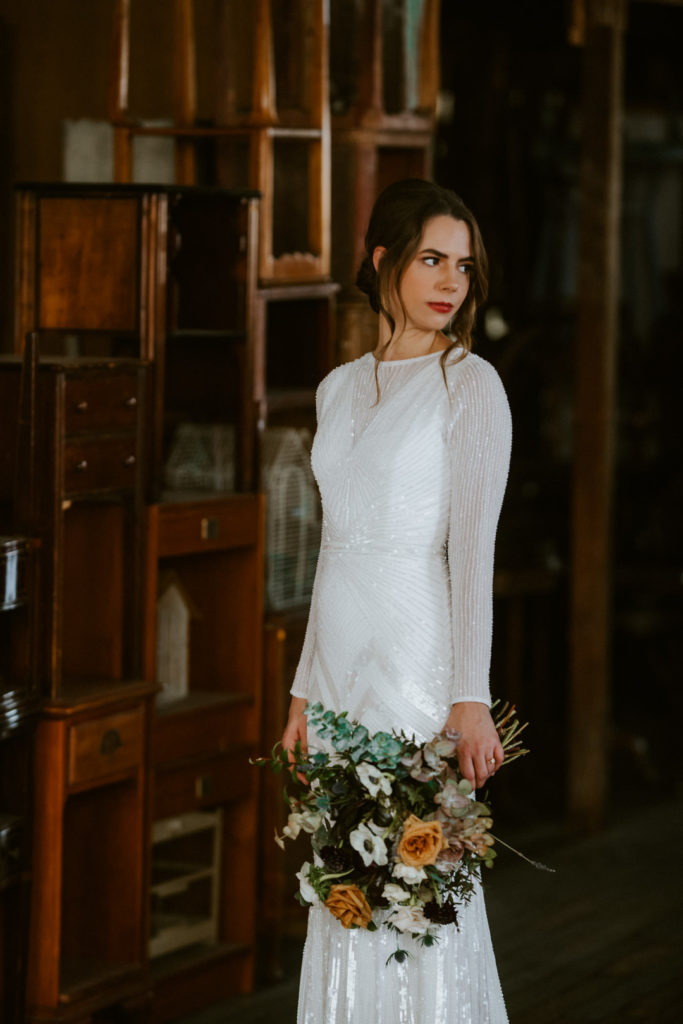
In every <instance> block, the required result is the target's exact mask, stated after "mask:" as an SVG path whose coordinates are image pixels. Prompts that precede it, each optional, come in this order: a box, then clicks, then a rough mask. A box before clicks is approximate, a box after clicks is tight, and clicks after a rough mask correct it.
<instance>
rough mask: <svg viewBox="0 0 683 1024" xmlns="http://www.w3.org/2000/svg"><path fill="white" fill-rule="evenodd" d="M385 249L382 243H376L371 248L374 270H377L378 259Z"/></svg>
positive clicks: (379, 259)
mask: <svg viewBox="0 0 683 1024" xmlns="http://www.w3.org/2000/svg"><path fill="white" fill-rule="evenodd" d="M386 251H387V250H386V247H385V246H383V245H376V246H375V248H374V249H373V250H372V265H373V267H374V268H375V272H377V271H378V270H379V264H380V261H381V259H382V256H384V253H385V252H386Z"/></svg>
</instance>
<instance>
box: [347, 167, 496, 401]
mask: <svg viewBox="0 0 683 1024" xmlns="http://www.w3.org/2000/svg"><path fill="white" fill-rule="evenodd" d="M443 215H445V216H448V217H453V218H454V219H455V220H461V221H463V223H465V224H466V225H467V227H468V230H469V233H470V244H471V246H472V260H473V266H472V271H471V274H470V284H469V289H468V292H467V297H466V298H465V301H464V302H463V304H462V306H461V307H460V309H459V310H458V311H457V313H456V314H455V316H454V317H453V320H452V321H451V325H450V330H451V332H452V334H453V335H454V340H453V341H452V342H451V344H450V345H449V346H448V348H446V349H444V351H443V353H442V355H441V359H440V363H441V370H442V372H443V375H444V381H445V380H446V360H447V359H448V356H449V354H450V353H451V352H452V350H453V349H454V348H455V346H456V345H460V346H461V347H462V350H463V351H462V355H461V357H460V358H464V356H465V355H466V354H467V353H468V352H470V351H471V349H472V328H473V327H474V320H475V316H476V312H477V307H478V306H480V305H481V303H482V302H484V301H485V300H486V296H487V294H488V259H487V257H486V250H485V248H484V243H483V241H482V237H481V233H480V231H479V225H478V224H477V221H476V219H475V217H474V214H473V213H472V211H471V210H470V209H468V207H467V206H466V205H465V203H464V202H463V201H462V199H461V198H460V196H458V195H456V193H455V192H453V191H451V189H448V188H442V186H441V185H436V184H435V183H434V182H432V181H424V180H422V179H421V178H406V179H405V180H403V181H397V182H394V184H393V185H389V186H388V188H385V189H384V191H383V192H382V193H381V194H380V195H379V196H378V197H377V199H376V201H375V205H374V207H373V209H372V214H371V215H370V223H369V224H368V230H367V232H366V235H365V252H366V255H365V258H364V259H363V262H362V263H361V266H360V269H359V271H358V276H357V278H356V284H357V285H358V287H359V288H360V290H361V291H362V292H364V293H365V294H366V295H367V296H368V298H369V300H370V305H371V306H372V308H373V309H374V310H375V312H376V313H380V314H381V315H383V316H384V317H386V320H387V322H388V323H389V326H390V328H391V336H390V338H389V341H388V342H387V344H386V345H385V349H386V348H387V347H388V345H389V344H390V343H391V340H392V338H393V336H394V332H395V330H396V322H395V320H394V318H393V317H392V316H391V314H390V312H389V310H388V308H387V303H386V296H387V295H389V294H390V293H391V292H392V291H393V292H394V293H395V294H396V296H397V297H398V299H399V302H401V291H400V289H401V279H402V277H403V275H404V273H405V271H406V268H407V267H408V265H409V263H410V262H411V260H412V259H413V257H414V256H415V253H416V252H417V250H418V247H419V245H420V239H421V238H422V234H423V232H424V229H425V225H426V224H427V221H430V220H432V218H434V217H440V216H443ZM377 246H381V247H382V248H383V249H384V250H385V252H384V254H383V256H382V259H381V261H380V264H379V269H378V270H375V267H374V265H373V261H372V255H373V253H374V251H375V249H376V248H377ZM401 307H402V308H403V303H402V302H401ZM404 313H405V309H404ZM375 372H377V365H375ZM377 397H378V398H379V385H378V389H377Z"/></svg>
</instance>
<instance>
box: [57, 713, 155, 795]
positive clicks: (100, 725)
mask: <svg viewBox="0 0 683 1024" xmlns="http://www.w3.org/2000/svg"><path fill="white" fill-rule="evenodd" d="M143 746H144V713H143V709H142V708H134V709H132V710H130V711H121V712H119V713H118V714H114V715H107V716H105V717H102V718H94V719H91V720H90V721H87V722H78V723H75V724H74V725H72V726H71V727H70V728H69V742H68V779H69V785H70V786H74V785H80V784H82V783H86V782H96V781H97V780H98V779H100V778H103V777H105V776H107V775H112V774H114V773H116V772H120V771H123V770H125V769H126V768H134V767H135V766H136V765H138V764H139V763H140V762H141V760H142V756H143Z"/></svg>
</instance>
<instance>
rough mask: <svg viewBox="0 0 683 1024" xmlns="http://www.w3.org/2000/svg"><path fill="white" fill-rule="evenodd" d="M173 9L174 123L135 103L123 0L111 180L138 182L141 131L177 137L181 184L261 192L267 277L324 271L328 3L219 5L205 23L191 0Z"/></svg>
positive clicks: (262, 270)
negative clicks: (143, 114)
mask: <svg viewBox="0 0 683 1024" xmlns="http://www.w3.org/2000/svg"><path fill="white" fill-rule="evenodd" d="M169 7H170V11H169V12H168V15H167V17H170V18H171V19H172V22H173V72H174V74H173V92H174V103H173V111H172V118H171V119H170V123H166V124H163V125H160V124H159V123H158V122H157V123H149V121H147V122H145V120H144V119H143V118H140V117H139V116H135V114H133V113H131V111H130V110H129V93H130V85H131V78H132V77H134V74H135V69H134V67H133V68H132V67H131V47H132V45H133V46H134V41H135V40H134V38H133V39H132V38H131V36H132V32H133V31H134V23H135V14H136V3H135V0H117V4H116V19H115V32H114V62H113V65H112V87H111V91H110V103H109V119H110V121H111V123H112V125H113V126H114V179H115V180H116V181H119V182H127V181H131V179H132V172H133V140H134V139H135V138H136V137H141V136H166V137H170V138H173V139H174V141H175V156H176V159H175V178H176V181H177V182H178V183H179V184H181V185H190V184H195V183H199V184H212V185H220V186H223V187H230V188H234V187H247V186H248V187H251V188H253V189H257V190H258V191H259V192H260V194H261V195H262V197H263V204H262V217H261V226H260V232H259V277H260V279H261V281H262V282H263V283H272V282H289V283H291V282H311V281H319V280H326V279H328V278H329V273H330V269H329V268H330V222H329V204H330V194H329V178H330V175H329V154H330V135H329V131H330V129H329V110H328V103H327V74H328V72H327V60H328V58H327V45H328V43H327V35H328V27H329V26H328V15H327V2H326V0H296V2H294V3H284V2H283V0H256V2H255V3H253V4H251V5H244V4H232V3H221V4H218V5H216V7H215V9H214V14H213V17H212V18H210V19H209V20H208V22H207V17H206V12H205V11H202V12H199V11H198V10H196V9H195V3H194V0H174V2H173V4H172V5H169ZM200 14H201V17H200ZM198 21H199V29H200V31H199V33H198V31H197V22H198ZM132 26H133V28H132ZM275 26H278V31H277V32H275ZM198 35H199V38H198ZM202 44H203V45H202ZM215 53H219V54H220V60H218V61H216V65H215V67H214V68H213V69H212V72H213V81H214V83H215V89H214V92H213V93H212V95H211V96H210V97H209V98H208V99H206V100H205V98H204V97H203V96H202V97H198V78H201V79H205V78H206V77H207V73H205V74H203V75H199V74H198V72H199V71H203V70H204V69H203V68H201V67H198V65H199V64H201V61H202V59H203V58H207V59H208V58H209V57H214V55H215ZM214 59H215V57H214ZM208 74H210V72H209V73H208ZM200 100H205V102H203V103H200V102H199V101H200ZM200 108H201V109H200ZM200 147H201V148H202V149H203V151H204V152H203V157H204V159H203V161H200V160H199V158H198V149H199V148H200ZM207 149H208V157H207V153H206V151H207ZM200 163H201V164H203V165H204V166H206V165H207V164H208V165H210V166H211V167H212V174H211V177H210V178H208V179H207V178H205V179H204V180H202V177H201V172H200V170H199V166H200ZM293 208H294V209H295V215H294V216H293V215H292V213H293Z"/></svg>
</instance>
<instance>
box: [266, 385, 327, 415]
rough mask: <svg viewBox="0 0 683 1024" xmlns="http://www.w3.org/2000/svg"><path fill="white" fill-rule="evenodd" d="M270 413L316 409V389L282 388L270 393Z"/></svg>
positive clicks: (268, 399)
mask: <svg viewBox="0 0 683 1024" xmlns="http://www.w3.org/2000/svg"><path fill="white" fill-rule="evenodd" d="M266 408H267V410H268V412H279V411H280V410H282V409H301V408H305V409H314V408H315V388H282V390H278V391H269V392H268V393H267V395H266Z"/></svg>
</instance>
